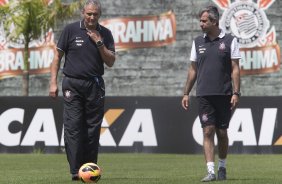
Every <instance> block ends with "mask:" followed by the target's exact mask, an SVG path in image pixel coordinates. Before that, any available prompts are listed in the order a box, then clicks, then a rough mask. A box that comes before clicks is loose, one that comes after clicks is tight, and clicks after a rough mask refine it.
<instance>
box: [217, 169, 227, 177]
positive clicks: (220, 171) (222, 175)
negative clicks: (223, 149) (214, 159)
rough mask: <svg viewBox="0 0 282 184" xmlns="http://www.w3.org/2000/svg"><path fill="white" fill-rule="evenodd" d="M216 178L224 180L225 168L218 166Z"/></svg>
mask: <svg viewBox="0 0 282 184" xmlns="http://www.w3.org/2000/svg"><path fill="white" fill-rule="evenodd" d="M217 180H226V168H224V167H220V168H219V169H218V173H217Z"/></svg>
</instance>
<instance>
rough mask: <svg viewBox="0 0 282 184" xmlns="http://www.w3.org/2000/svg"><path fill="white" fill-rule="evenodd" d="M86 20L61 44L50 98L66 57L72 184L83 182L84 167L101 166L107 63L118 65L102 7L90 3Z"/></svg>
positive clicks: (66, 129)
mask: <svg viewBox="0 0 282 184" xmlns="http://www.w3.org/2000/svg"><path fill="white" fill-rule="evenodd" d="M82 16H83V20H81V21H78V22H75V23H72V24H69V25H67V26H66V27H65V28H64V30H63V32H62V34H61V36H60V38H59V41H58V44H57V51H58V54H57V55H56V57H55V59H54V61H53V63H52V65H51V79H50V89H49V95H50V96H51V97H53V98H55V97H57V96H58V86H57V76H58V70H59V68H60V62H61V59H62V57H63V55H65V64H64V69H63V73H64V78H63V81H62V91H63V96H64V113H63V123H64V140H65V148H66V154H67V160H68V162H69V166H70V173H71V174H72V180H79V177H78V171H79V168H80V166H81V165H82V164H84V163H87V162H93V163H97V158H98V146H99V138H100V129H101V123H102V120H103V116H104V99H105V98H104V96H105V86H104V81H103V78H102V75H103V74H104V63H105V64H106V65H107V66H109V67H112V66H113V64H114V62H115V47H114V40H113V36H112V34H111V32H110V30H108V29H107V28H105V27H103V26H102V25H100V24H99V23H98V20H99V18H100V16H101V4H100V2H99V1H98V0H88V1H87V2H86V3H85V5H84V7H83V10H82Z"/></svg>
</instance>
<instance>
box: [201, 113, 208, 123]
mask: <svg viewBox="0 0 282 184" xmlns="http://www.w3.org/2000/svg"><path fill="white" fill-rule="evenodd" d="M208 120H209V118H208V114H206V113H205V114H203V115H202V121H203V122H207V121H208Z"/></svg>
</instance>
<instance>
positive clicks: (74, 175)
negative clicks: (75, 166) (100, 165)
mask: <svg viewBox="0 0 282 184" xmlns="http://www.w3.org/2000/svg"><path fill="white" fill-rule="evenodd" d="M71 180H72V181H79V180H80V178H79V176H78V174H72V176H71Z"/></svg>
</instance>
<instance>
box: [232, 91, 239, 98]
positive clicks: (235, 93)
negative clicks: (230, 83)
mask: <svg viewBox="0 0 282 184" xmlns="http://www.w3.org/2000/svg"><path fill="white" fill-rule="evenodd" d="M233 95H236V96H238V97H240V96H241V93H240V92H236V91H235V92H233Z"/></svg>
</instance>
